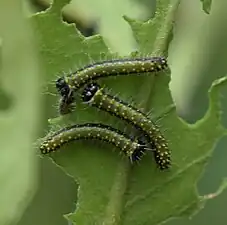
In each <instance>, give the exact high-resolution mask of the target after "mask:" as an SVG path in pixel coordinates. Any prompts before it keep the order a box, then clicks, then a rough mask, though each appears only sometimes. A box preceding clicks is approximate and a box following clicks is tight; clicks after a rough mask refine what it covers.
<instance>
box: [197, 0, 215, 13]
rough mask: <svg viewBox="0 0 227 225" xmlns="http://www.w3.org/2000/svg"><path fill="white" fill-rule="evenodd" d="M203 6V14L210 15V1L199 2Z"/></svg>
mask: <svg viewBox="0 0 227 225" xmlns="http://www.w3.org/2000/svg"><path fill="white" fill-rule="evenodd" d="M200 1H201V2H202V4H203V10H204V12H205V13H207V14H210V10H211V5H212V0H200Z"/></svg>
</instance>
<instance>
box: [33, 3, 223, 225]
mask: <svg viewBox="0 0 227 225" xmlns="http://www.w3.org/2000/svg"><path fill="white" fill-rule="evenodd" d="M170 2H172V1H167V0H160V1H158V5H157V12H156V16H155V18H153V19H151V20H149V21H147V22H146V23H141V22H138V21H134V20H132V19H130V18H128V17H125V19H126V20H127V21H128V22H129V24H130V25H131V27H132V30H133V33H134V37H135V38H136V40H137V42H138V44H139V46H140V49H139V52H140V54H142V55H145V54H149V55H162V54H164V55H167V49H168V46H169V43H170V41H171V38H172V29H173V22H174V16H175V13H176V10H177V7H178V5H179V2H180V1H178V0H176V1H174V3H172V4H170ZM66 3H68V1H60V0H58V1H55V2H54V3H53V5H52V7H51V8H50V9H49V10H47V11H46V12H44V13H39V14H37V15H35V16H33V17H32V18H31V19H32V22H33V23H34V26H35V30H36V31H37V33H36V34H37V38H38V39H39V46H40V53H41V54H42V59H43V67H44V68H45V69H46V74H47V76H48V80H49V81H50V80H53V79H56V74H59V72H61V71H62V72H68V71H69V69H71V70H75V69H76V68H80V67H81V66H83V65H86V64H88V63H91V62H92V60H100V58H103V59H106V58H110V59H111V58H114V57H116V56H114V55H111V53H110V52H109V51H108V48H107V47H106V45H105V44H104V42H103V40H102V37H101V36H99V35H97V36H94V37H89V38H84V37H83V36H81V35H80V33H79V32H78V31H77V30H76V29H75V27H74V25H68V24H65V23H62V22H61V17H60V15H61V13H60V12H61V8H62V7H63V6H64V5H65V4H66ZM135 54H137V53H135ZM91 59H92V60H91ZM169 81H170V74H169V73H165V74H161V75H159V76H157V77H155V78H154V77H153V76H152V75H151V76H144V77H141V76H140V77H136V76H134V77H133V76H131V77H121V78H119V77H118V78H115V79H113V78H109V79H106V80H102V81H101V82H102V84H105V85H106V86H107V87H109V88H111V93H112V94H116V93H119V97H120V98H122V99H125V100H127V101H128V100H129V99H130V98H133V100H134V101H135V103H136V105H137V106H143V107H144V108H146V109H147V110H151V108H152V109H153V112H152V118H153V119H155V118H156V119H157V118H159V117H161V118H162V119H161V121H160V125H161V128H160V129H161V130H166V131H165V132H164V131H163V132H164V134H165V137H166V138H167V139H168V140H169V143H170V148H171V149H172V160H173V166H172V168H171V170H170V171H168V172H163V171H159V170H158V169H157V168H156V165H155V163H154V161H153V160H152V155H151V154H149V153H148V154H147V155H146V156H145V157H144V158H143V159H142V160H141V162H140V163H139V165H137V164H135V165H133V166H132V165H130V164H129V162H128V160H126V159H125V158H123V157H122V156H120V155H119V153H118V152H117V151H113V150H112V149H111V147H110V146H106V145H104V144H103V145H100V146H95V145H93V144H92V143H89V142H86V143H73V144H71V145H70V146H68V147H67V148H66V147H65V148H62V149H61V151H59V152H56V153H53V154H51V158H52V159H53V160H54V162H55V163H56V164H57V165H59V166H60V167H62V169H63V170H64V171H65V172H66V173H67V174H69V175H70V176H72V177H73V178H74V179H75V181H76V182H78V183H79V186H80V188H79V190H78V204H77V209H76V211H75V213H71V214H69V215H67V216H66V217H67V218H68V219H69V220H71V221H72V222H73V223H74V224H105V225H107V224H108V225H117V224H122V225H134V224H138V225H140V224H141V225H142V224H143V225H145V224H149V225H151V224H158V223H160V222H163V221H165V220H167V219H169V218H171V217H177V216H185V215H186V216H189V215H191V214H192V213H194V212H195V211H196V210H198V208H199V207H200V206H201V204H203V203H204V200H203V199H200V197H199V196H198V194H197V192H196V182H197V180H198V178H199V177H200V175H201V173H202V172H203V170H204V167H205V165H206V163H207V162H208V160H209V158H210V157H211V155H212V152H213V148H214V146H215V144H216V143H217V141H218V140H219V139H220V138H221V137H222V136H223V135H225V134H226V130H225V129H224V128H223V127H222V125H221V123H220V120H221V118H220V117H221V109H220V105H219V89H220V87H222V86H226V85H227V78H224V79H222V80H219V81H217V82H215V83H214V84H213V85H212V87H211V89H210V91H209V97H210V108H209V110H208V112H207V114H206V115H205V117H204V118H203V119H201V120H200V121H198V122H197V123H196V124H194V125H189V124H186V123H185V122H184V121H183V120H182V119H180V118H179V117H178V116H177V115H176V111H175V107H174V104H173V101H172V98H171V94H170V91H169V86H168V85H169ZM139 88H140V89H139ZM135 90H136V91H135ZM138 90H140V91H139V92H138ZM56 100H57V99H56V98H55V99H53V101H56ZM141 102H142V104H141ZM56 114H57V112H56ZM56 114H55V115H56ZM55 115H53V117H54V116H55ZM91 121H92V122H94V121H95V122H97V121H99V122H104V123H108V124H112V125H113V126H116V125H117V126H118V128H121V129H123V128H124V126H125V125H124V124H123V122H122V121H119V120H117V119H116V118H112V117H111V116H109V115H106V114H105V113H102V112H100V111H97V110H96V109H93V108H91V109H90V108H89V109H88V108H87V107H84V106H83V104H78V105H77V109H76V111H75V112H74V113H72V114H71V115H68V116H65V117H60V118H56V119H55V120H54V119H52V120H51V122H52V123H53V124H54V125H60V126H65V125H66V124H74V123H83V122H91ZM75 198H76V197H75Z"/></svg>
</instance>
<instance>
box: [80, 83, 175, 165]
mask: <svg viewBox="0 0 227 225" xmlns="http://www.w3.org/2000/svg"><path fill="white" fill-rule="evenodd" d="M82 100H83V102H86V103H89V104H90V105H91V106H95V107H97V108H99V109H101V110H104V111H106V112H108V113H110V114H112V115H114V116H117V117H118V118H121V119H123V120H125V121H127V122H128V123H130V124H132V125H133V126H135V127H136V128H137V129H138V130H140V131H141V132H142V133H143V135H144V136H145V137H146V138H147V140H148V143H150V145H151V146H152V149H154V156H155V161H156V163H157V165H158V166H159V168H160V169H167V168H169V167H170V165H171V157H170V155H171V152H170V150H169V147H168V143H167V141H166V140H165V138H164V137H163V135H162V134H161V131H160V130H159V129H158V127H157V126H156V125H155V124H154V123H153V122H152V121H151V120H150V119H149V118H148V117H147V116H146V115H144V114H143V113H142V112H140V111H139V110H138V109H136V108H134V107H132V106H130V105H129V104H127V103H125V102H123V101H121V100H120V99H118V98H116V97H113V96H111V95H109V94H107V93H105V92H104V91H103V89H102V88H100V86H99V85H98V84H96V83H91V84H88V85H87V86H86V87H85V88H84V90H83V92H82Z"/></svg>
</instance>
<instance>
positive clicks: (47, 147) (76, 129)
mask: <svg viewBox="0 0 227 225" xmlns="http://www.w3.org/2000/svg"><path fill="white" fill-rule="evenodd" d="M83 139H86V140H92V139H96V140H101V141H104V142H107V143H110V144H112V145H114V146H116V147H118V148H119V149H121V151H122V152H124V153H125V154H126V155H127V156H128V157H129V158H130V159H131V161H132V162H134V161H137V160H139V159H140V158H141V156H142V155H143V153H144V151H145V149H147V148H146V145H145V144H144V143H143V142H142V140H141V141H140V140H137V139H133V138H132V137H129V136H127V135H126V134H124V133H123V132H121V131H119V130H118V129H115V128H113V127H110V126H108V125H105V124H100V123H85V124H76V125H72V126H68V127H65V128H63V129H60V130H58V131H56V132H55V133H53V134H52V135H51V136H49V137H47V138H46V139H45V140H44V141H43V142H42V143H41V145H40V148H39V149H40V151H41V153H42V154H48V153H50V152H54V151H56V150H57V149H59V148H61V147H62V146H63V145H65V144H67V143H70V142H72V141H76V140H83Z"/></svg>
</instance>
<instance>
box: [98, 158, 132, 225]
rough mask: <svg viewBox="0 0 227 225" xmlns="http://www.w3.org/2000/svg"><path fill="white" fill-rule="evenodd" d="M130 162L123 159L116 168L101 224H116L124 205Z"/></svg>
mask: <svg viewBox="0 0 227 225" xmlns="http://www.w3.org/2000/svg"><path fill="white" fill-rule="evenodd" d="M130 168H131V164H130V162H129V160H128V159H123V160H121V162H120V163H119V166H118V168H117V173H116V178H115V182H114V185H113V187H112V190H111V194H110V201H109V204H108V205H107V210H106V217H105V218H104V220H103V223H102V224H103V225H118V224H119V221H120V217H121V213H122V209H123V205H124V194H125V191H126V189H127V183H128V177H129V173H130Z"/></svg>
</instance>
